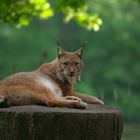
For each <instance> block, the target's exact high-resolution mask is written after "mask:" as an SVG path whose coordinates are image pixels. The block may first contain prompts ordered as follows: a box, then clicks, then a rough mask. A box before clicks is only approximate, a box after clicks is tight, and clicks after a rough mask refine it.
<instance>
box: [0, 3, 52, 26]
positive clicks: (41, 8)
mask: <svg viewBox="0 0 140 140" xmlns="http://www.w3.org/2000/svg"><path fill="white" fill-rule="evenodd" d="M52 15H53V10H52V8H51V7H50V4H49V3H48V2H47V1H46V0H20V1H19V0H10V1H9V0H1V1H0V22H1V23H2V22H6V23H12V24H15V25H16V26H17V27H20V26H23V25H24V26H27V25H28V24H29V21H30V20H31V18H32V16H39V17H40V18H45V19H47V18H49V17H50V16H52Z"/></svg>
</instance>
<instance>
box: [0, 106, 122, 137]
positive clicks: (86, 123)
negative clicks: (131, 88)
mask: <svg viewBox="0 0 140 140" xmlns="http://www.w3.org/2000/svg"><path fill="white" fill-rule="evenodd" d="M122 126H123V122H122V114H121V112H120V111H118V110H116V109H113V108H111V107H108V106H105V105H88V107H87V108H86V109H83V110H80V109H69V108H58V107H55V108H52V107H45V106H37V105H31V106H17V107H9V108H5V109H4V108H2V109H0V140H120V139H121V134H122Z"/></svg>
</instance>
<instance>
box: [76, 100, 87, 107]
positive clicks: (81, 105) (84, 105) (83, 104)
mask: <svg viewBox="0 0 140 140" xmlns="http://www.w3.org/2000/svg"><path fill="white" fill-rule="evenodd" d="M86 106H87V103H85V102H83V101H80V102H78V108H80V109H85V108H86Z"/></svg>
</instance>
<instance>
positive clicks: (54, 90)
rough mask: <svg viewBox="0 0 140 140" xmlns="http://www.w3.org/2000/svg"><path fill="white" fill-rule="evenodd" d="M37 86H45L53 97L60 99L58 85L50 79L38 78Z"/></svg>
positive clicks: (46, 77)
mask: <svg viewBox="0 0 140 140" xmlns="http://www.w3.org/2000/svg"><path fill="white" fill-rule="evenodd" d="M38 82H39V84H41V85H43V86H45V87H46V88H48V89H49V90H50V91H51V92H52V93H53V94H54V95H55V96H57V97H61V96H62V91H61V89H60V87H59V86H58V84H57V83H56V82H55V81H53V80H52V79H50V77H48V76H45V77H40V78H39V80H38Z"/></svg>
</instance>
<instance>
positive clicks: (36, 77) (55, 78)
mask: <svg viewBox="0 0 140 140" xmlns="http://www.w3.org/2000/svg"><path fill="white" fill-rule="evenodd" d="M82 54H83V47H81V48H80V49H79V50H77V51H75V52H66V51H64V50H62V49H61V48H60V47H58V50H57V58H56V59H55V60H54V61H52V62H50V63H45V64H43V65H42V66H41V67H39V68H38V69H37V70H35V71H32V72H20V73H16V74H14V75H11V76H9V77H7V78H5V79H3V80H1V81H0V107H7V106H20V105H33V104H41V105H46V106H49V107H68V108H81V109H82V108H86V106H87V103H89V104H104V103H103V101H101V100H99V99H98V98H96V97H94V96H86V95H84V94H81V93H78V92H75V91H74V89H73V87H74V84H75V83H76V82H77V81H78V80H80V75H81V71H82V68H83V61H82Z"/></svg>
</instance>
